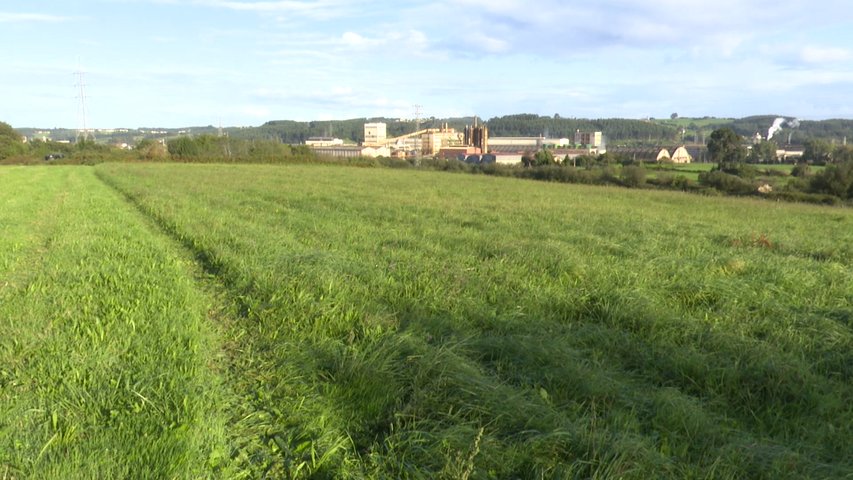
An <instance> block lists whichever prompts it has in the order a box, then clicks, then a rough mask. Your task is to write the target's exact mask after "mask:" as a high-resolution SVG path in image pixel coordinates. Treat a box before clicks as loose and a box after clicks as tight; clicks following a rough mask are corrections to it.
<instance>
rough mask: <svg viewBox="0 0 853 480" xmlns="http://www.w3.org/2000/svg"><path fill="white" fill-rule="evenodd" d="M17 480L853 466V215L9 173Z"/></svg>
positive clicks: (753, 472) (1, 366) (234, 173)
mask: <svg viewBox="0 0 853 480" xmlns="http://www.w3.org/2000/svg"><path fill="white" fill-rule="evenodd" d="M0 205H2V209H0V226H2V229H3V236H2V238H0V242H2V243H0V475H3V478H91V477H95V476H97V477H103V478H106V477H127V476H131V477H143V478H144V477H147V478H203V477H210V478H263V477H267V478H309V477H310V478H454V479H455V478H472V479H473V478H602V479H604V478H638V479H640V478H697V479H698V478H767V479H776V478H853V461H852V460H851V459H853V447H851V445H853V403H851V402H850V401H849V399H851V398H853V382H851V379H853V348H851V347H853V325H851V322H853V307H851V305H853V275H851V272H852V271H853V211H851V210H850V209H846V208H828V207H815V206H807V205H799V204H785V203H775V202H766V201H761V200H756V199H737V198H706V197H701V196H694V195H688V194H682V193H677V192H656V191H636V190H628V189H621V188H613V187H584V186H577V185H565V184H552V183H542V182H530V181H519V180H514V179H507V178H498V177H488V176H475V175H463V174H449V173H437V172H422V171H397V170H390V169H387V170H386V169H358V168H341V167H328V166H245V165H244V166H223V165H166V164H163V165H129V164H103V165H99V166H97V167H94V168H91V167H65V168H63V167H57V168H36V167H32V168H6V169H0Z"/></svg>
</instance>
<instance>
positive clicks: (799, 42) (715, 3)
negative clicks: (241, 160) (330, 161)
mask: <svg viewBox="0 0 853 480" xmlns="http://www.w3.org/2000/svg"><path fill="white" fill-rule="evenodd" d="M0 42H1V43H2V45H3V46H4V48H3V49H2V53H0V65H2V67H0V68H2V71H0V73H2V74H0V91H1V92H2V97H0V98H2V101H0V121H5V122H7V123H10V124H12V125H13V126H15V127H45V128H49V127H69V128H77V127H78V126H79V124H80V121H79V117H80V115H79V112H78V107H79V103H80V102H79V89H78V88H77V87H76V86H75V84H77V79H78V76H76V75H75V72H85V75H84V76H83V77H82V78H83V79H84V84H85V96H86V108H87V111H88V114H87V120H88V126H90V127H96V128H108V127H121V126H123V127H140V126H163V127H180V126H194V125H219V124H221V125H223V126H240V125H259V124H261V123H263V122H265V121H268V120H276V119H293V120H326V119H343V118H356V117H371V116H388V117H406V118H410V117H412V116H413V112H414V108H413V105H421V106H422V112H423V113H422V115H423V116H426V117H429V116H436V117H449V116H463V115H479V116H480V117H483V118H490V117H493V116H499V115H506V114H512V113H538V114H542V115H553V114H560V115H561V116H564V117H586V118H604V117H622V118H644V117H668V116H669V115H670V114H671V113H673V112H677V113H678V114H680V115H681V116H705V115H709V116H717V117H742V116H748V115H757V114H778V115H785V116H796V117H800V118H805V119H823V118H853V7H852V6H851V3H850V0H809V1H806V0H774V1H770V0H712V1H711V0H693V1H689V0H688V1H684V0H585V1H576V0H431V1H421V0H415V1H405V0H404V1H399V0H398V1H370V0H363V1H354V0H85V1H84V0H28V1H26V2H24V1H19V2H13V1H5V0H4V1H3V2H0Z"/></svg>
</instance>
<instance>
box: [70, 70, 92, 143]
mask: <svg viewBox="0 0 853 480" xmlns="http://www.w3.org/2000/svg"><path fill="white" fill-rule="evenodd" d="M74 76H75V77H77V84H76V85H75V88H76V89H77V99H78V100H79V102H78V103H77V141H78V142H79V141H80V139H81V138H82V139H83V141H86V140H94V139H95V135H94V133H93V132H90V131H89V127H88V125H87V123H88V118H87V115H88V112H87V111H86V83H85V80H84V77H85V76H86V72H83V71H76V72H74ZM90 136H91V138H90Z"/></svg>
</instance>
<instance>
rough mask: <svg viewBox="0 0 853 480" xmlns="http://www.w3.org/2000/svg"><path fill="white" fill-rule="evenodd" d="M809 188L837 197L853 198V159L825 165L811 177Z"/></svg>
mask: <svg viewBox="0 0 853 480" xmlns="http://www.w3.org/2000/svg"><path fill="white" fill-rule="evenodd" d="M809 190H810V191H811V192H812V193H824V194H829V195H835V196H836V197H839V198H853V161H850V162H844V163H842V164H839V165H830V166H828V167H826V169H824V171H822V172H820V173H818V174H816V175H815V176H814V177H812V180H811V183H810V185H809Z"/></svg>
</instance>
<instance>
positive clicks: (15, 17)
mask: <svg viewBox="0 0 853 480" xmlns="http://www.w3.org/2000/svg"><path fill="white" fill-rule="evenodd" d="M70 20H72V18H71V17H61V16H58V15H45V14H41V13H14V12H0V23H60V22H67V21H70Z"/></svg>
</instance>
